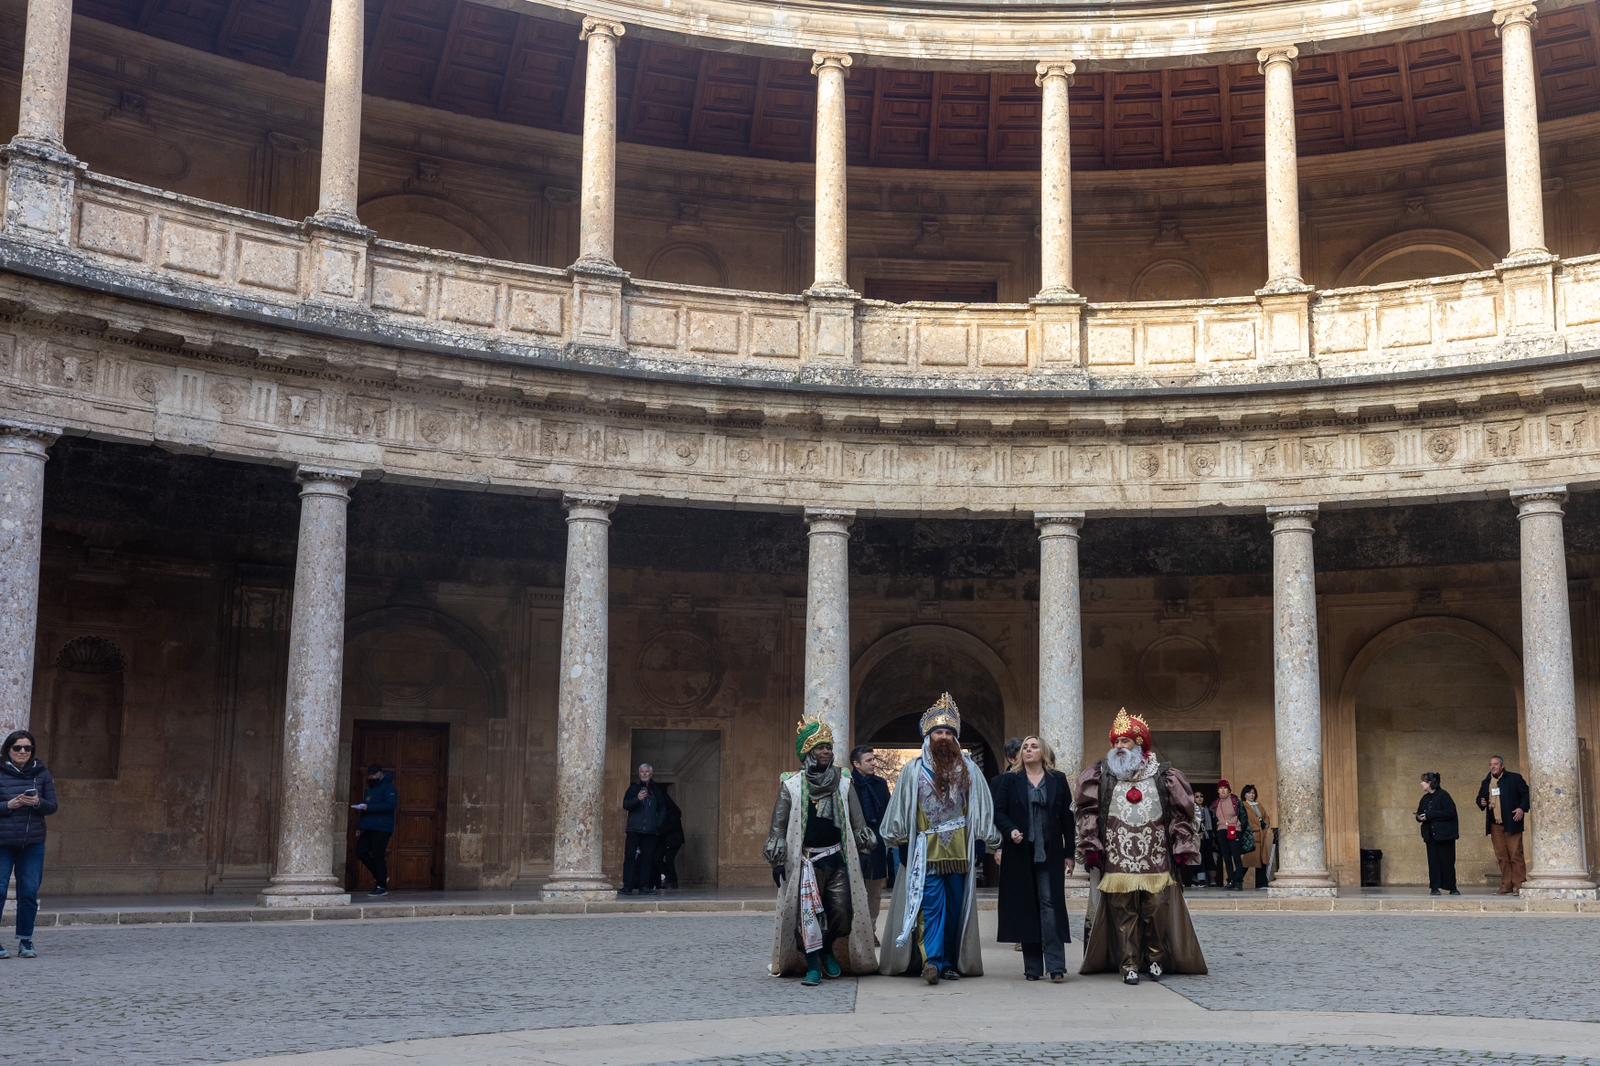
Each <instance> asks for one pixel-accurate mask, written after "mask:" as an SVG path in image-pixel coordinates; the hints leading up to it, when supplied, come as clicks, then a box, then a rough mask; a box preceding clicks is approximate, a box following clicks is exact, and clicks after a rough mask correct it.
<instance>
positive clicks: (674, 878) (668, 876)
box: [656, 844, 683, 888]
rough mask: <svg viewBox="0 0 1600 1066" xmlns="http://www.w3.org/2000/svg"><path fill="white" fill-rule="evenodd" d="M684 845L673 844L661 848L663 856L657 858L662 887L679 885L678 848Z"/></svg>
mask: <svg viewBox="0 0 1600 1066" xmlns="http://www.w3.org/2000/svg"><path fill="white" fill-rule="evenodd" d="M682 846H683V845H681V844H673V845H670V846H668V847H665V848H662V849H661V857H660V858H659V859H657V860H656V868H657V870H659V871H660V878H659V880H660V881H661V887H662V888H677V887H678V849H679V848H681V847H682Z"/></svg>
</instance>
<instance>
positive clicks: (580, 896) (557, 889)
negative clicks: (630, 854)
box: [539, 874, 617, 902]
mask: <svg viewBox="0 0 1600 1066" xmlns="http://www.w3.org/2000/svg"><path fill="white" fill-rule="evenodd" d="M539 898H540V899H542V900H545V901H546V902H557V901H562V900H565V901H567V902H574V901H590V902H593V901H598V900H607V899H616V898H617V890H616V889H615V888H614V887H613V886H612V884H611V882H610V881H607V880H606V879H605V878H604V877H601V876H600V875H599V874H569V875H567V876H565V877H562V876H557V877H554V878H552V879H551V880H549V881H547V882H545V886H544V888H543V889H542V890H540V892H539Z"/></svg>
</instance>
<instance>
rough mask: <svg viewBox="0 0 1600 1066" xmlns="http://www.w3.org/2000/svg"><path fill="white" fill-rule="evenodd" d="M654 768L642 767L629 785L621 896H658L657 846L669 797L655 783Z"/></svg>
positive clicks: (625, 808)
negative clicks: (635, 778)
mask: <svg viewBox="0 0 1600 1066" xmlns="http://www.w3.org/2000/svg"><path fill="white" fill-rule="evenodd" d="M655 773H656V771H655V768H654V767H653V766H651V765H650V764H649V763H647V762H642V763H640V764H639V779H638V780H637V781H634V782H631V783H630V784H629V785H628V791H627V793H626V794H625V795H624V796H623V797H622V809H623V810H625V811H627V812H628V839H627V843H626V845H625V848H626V850H625V851H624V852H623V858H622V894H623V895H625V896H631V895H633V894H634V893H635V892H637V893H638V894H639V895H641V896H650V895H654V894H655V890H656V846H657V838H658V837H659V835H660V833H661V823H662V821H663V820H664V819H665V817H666V811H667V804H666V793H665V792H663V791H662V788H661V786H660V785H658V784H656V783H655V780H654V778H655Z"/></svg>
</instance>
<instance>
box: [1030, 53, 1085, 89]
mask: <svg viewBox="0 0 1600 1066" xmlns="http://www.w3.org/2000/svg"><path fill="white" fill-rule="evenodd" d="M1033 71H1034V75H1035V77H1034V79H1033V83H1034V84H1035V85H1037V86H1040V87H1041V88H1042V87H1043V86H1044V83H1045V79H1047V78H1066V79H1067V84H1068V85H1071V84H1072V83H1073V81H1074V79H1073V77H1072V76H1073V75H1074V74H1076V73H1077V72H1078V65H1077V64H1076V63H1074V62H1073V61H1072V60H1070V59H1041V60H1039V62H1038V64H1037V65H1036V66H1035V67H1034V68H1033Z"/></svg>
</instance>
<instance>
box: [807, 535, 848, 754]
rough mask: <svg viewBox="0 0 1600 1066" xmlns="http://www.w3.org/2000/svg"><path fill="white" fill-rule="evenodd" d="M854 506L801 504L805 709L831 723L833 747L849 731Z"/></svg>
mask: <svg viewBox="0 0 1600 1066" xmlns="http://www.w3.org/2000/svg"><path fill="white" fill-rule="evenodd" d="M855 517H856V513H855V512H854V511H840V510H827V509H822V508H814V507H808V508H806V527H807V531H806V536H807V539H808V540H809V541H810V547H811V552H810V559H809V561H808V562H807V565H806V672H805V679H806V696H805V713H806V715H807V716H808V717H812V718H820V719H822V720H823V721H825V722H827V723H828V725H829V726H831V727H832V728H833V736H834V740H835V751H836V752H841V753H847V752H848V751H849V749H850V745H851V743H852V740H851V733H850V523H851V522H854V521H855Z"/></svg>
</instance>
